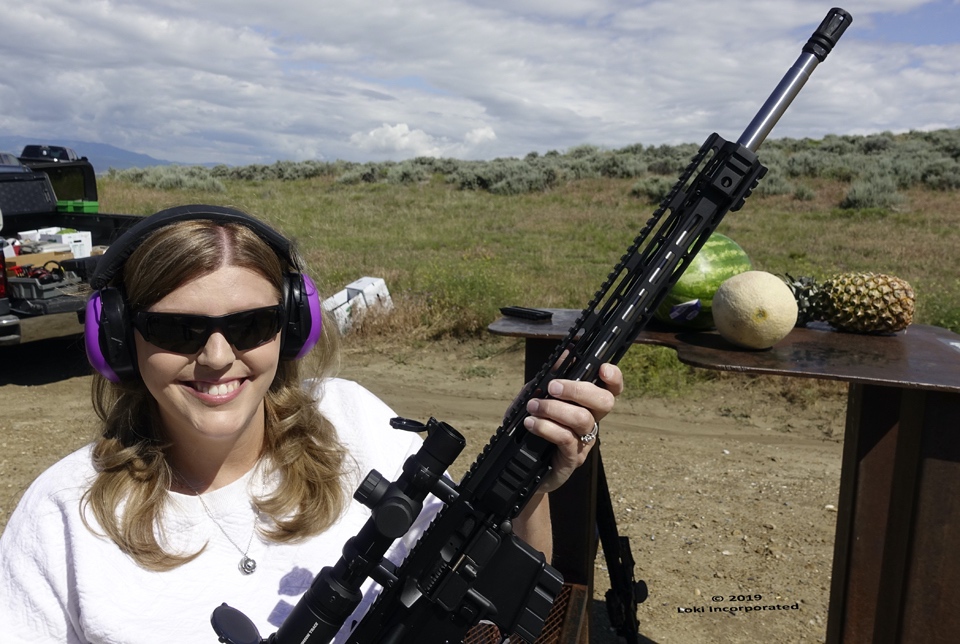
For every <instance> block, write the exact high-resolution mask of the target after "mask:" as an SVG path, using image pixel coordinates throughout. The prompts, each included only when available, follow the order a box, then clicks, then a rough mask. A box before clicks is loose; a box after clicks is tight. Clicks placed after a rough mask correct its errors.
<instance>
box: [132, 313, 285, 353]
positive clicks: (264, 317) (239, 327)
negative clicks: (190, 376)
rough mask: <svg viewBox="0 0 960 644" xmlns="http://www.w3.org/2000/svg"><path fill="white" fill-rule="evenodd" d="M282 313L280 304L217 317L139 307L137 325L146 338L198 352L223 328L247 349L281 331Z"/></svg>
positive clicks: (165, 346) (166, 346)
mask: <svg viewBox="0 0 960 644" xmlns="http://www.w3.org/2000/svg"><path fill="white" fill-rule="evenodd" d="M282 317H283V308H282V307H281V306H280V305H279V304H277V305H275V306H265V307H263V308H260V309H250V310H249V311H240V312H238V313H231V314H229V315H221V316H217V317H210V316H208V315H190V314H187V313H151V312H150V311H137V312H136V313H134V314H133V326H134V327H135V328H136V329H137V331H139V332H140V335H142V336H143V339H144V340H146V341H147V342H149V343H150V344H152V345H154V346H155V347H159V348H161V349H164V350H165V351H172V352H173V353H184V354H189V353H197V352H198V351H200V349H202V348H203V347H204V346H205V345H206V344H207V340H209V339H210V336H211V335H212V334H213V332H214V331H220V332H221V333H222V334H223V337H225V338H226V339H227V342H229V343H230V344H231V345H233V346H234V347H235V348H236V349H238V350H240V351H246V350H247V349H253V348H255V347H259V346H260V345H261V344H266V343H267V342H269V341H270V340H272V339H273V338H274V337H275V336H276V335H277V333H279V332H280V323H281V321H282Z"/></svg>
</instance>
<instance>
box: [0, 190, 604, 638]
mask: <svg viewBox="0 0 960 644" xmlns="http://www.w3.org/2000/svg"><path fill="white" fill-rule="evenodd" d="M91 286H92V287H93V288H94V289H95V292H94V294H93V295H92V296H91V299H90V301H89V303H88V306H87V311H86V328H85V343H86V347H87V353H88V357H89V359H90V363H91V364H92V365H93V366H94V368H95V369H96V371H97V374H96V375H95V376H94V387H93V404H94V409H95V411H96V412H97V415H98V416H99V418H100V421H101V423H100V430H99V436H98V437H97V439H96V440H95V442H94V443H92V444H91V445H88V446H86V447H83V448H81V449H80V450H78V451H76V452H74V453H73V454H71V455H69V456H67V457H66V458H64V459H62V460H61V461H60V462H58V463H56V464H55V465H53V466H52V467H51V468H49V469H48V470H47V471H46V472H44V473H43V474H41V475H40V477H38V478H37V480H36V481H34V482H33V484H32V485H31V486H30V488H29V489H28V490H27V492H26V493H25V494H24V496H23V497H22V499H21V502H20V504H19V505H18V507H17V509H16V510H15V511H14V512H13V514H12V515H11V517H10V520H9V522H8V523H7V526H6V529H5V530H4V532H3V535H2V536H0V624H2V625H3V629H4V634H3V641H4V644H6V643H7V642H31V643H36V642H71V643H83V642H108V641H109V642H116V641H122V642H129V643H131V644H133V643H137V642H152V641H154V640H155V639H156V634H157V633H158V632H163V633H164V635H165V637H166V638H169V639H175V640H177V641H182V642H193V641H197V642H203V641H208V640H209V639H211V638H212V637H214V633H213V632H212V630H211V628H210V615H211V612H212V611H213V610H214V609H215V608H216V607H217V606H219V605H221V604H222V603H225V602H226V603H229V604H230V605H231V606H236V607H238V608H239V609H241V610H242V611H243V612H245V613H246V614H247V615H248V616H250V618H251V619H252V621H253V623H254V625H255V627H256V628H258V629H260V630H261V631H262V632H267V631H269V630H275V629H276V628H278V627H280V626H281V625H282V624H283V623H284V620H285V619H286V618H287V616H288V615H289V614H290V613H291V611H292V610H293V609H294V606H293V604H292V603H291V602H296V601H298V599H299V598H300V596H301V595H303V594H304V592H305V591H306V590H307V588H309V587H310V584H311V581H312V579H313V577H314V575H315V574H316V573H317V572H319V571H320V570H321V568H322V567H324V566H330V565H333V564H334V563H336V561H337V559H338V558H339V555H340V553H341V551H342V550H343V548H344V544H345V543H346V542H347V540H348V539H349V538H350V537H353V536H354V535H356V534H357V533H358V532H359V531H360V529H361V528H362V527H363V526H364V525H365V524H366V522H367V520H368V518H369V517H370V510H369V509H368V508H367V507H366V506H364V505H363V504H362V503H361V502H359V501H356V500H352V499H351V498H350V493H351V492H352V491H353V490H355V489H357V487H358V486H359V484H360V481H361V477H362V476H363V475H365V474H366V473H367V472H368V471H371V470H374V469H375V470H377V471H378V472H380V473H381V474H382V475H383V476H385V477H387V478H389V479H391V480H393V479H396V478H398V477H399V475H400V474H401V472H402V471H403V467H404V463H405V461H406V460H407V458H408V456H410V455H411V454H413V453H415V452H417V451H418V450H419V448H420V446H421V444H422V441H421V440H420V439H419V437H417V436H416V435H415V434H411V433H409V432H402V431H397V430H394V429H393V428H392V427H391V425H390V420H391V418H393V417H394V416H395V415H396V414H394V412H393V411H392V410H391V409H390V408H389V407H388V406H387V405H386V404H385V403H383V402H382V401H380V400H379V399H378V398H376V397H375V396H374V395H373V394H371V393H370V392H369V391H367V390H366V389H363V388H362V387H360V386H359V385H357V384H355V383H352V382H348V381H345V380H342V379H339V378H335V377H332V373H331V372H332V369H333V367H334V366H335V365H336V364H337V362H338V354H337V333H338V332H337V330H336V325H333V324H330V325H325V324H323V313H322V311H321V307H320V304H319V302H320V296H319V293H317V290H316V288H315V286H314V283H313V281H312V280H311V279H310V278H309V277H308V276H307V275H306V274H305V273H304V272H303V270H302V263H301V260H300V258H299V256H298V254H297V253H296V252H295V251H294V249H293V248H292V247H291V244H290V242H289V241H287V239H286V238H284V237H283V236H281V235H280V234H279V233H277V232H276V231H274V230H273V229H271V228H269V227H267V226H266V225H264V224H262V223H261V222H259V221H258V220H256V219H253V218H252V217H249V216H248V215H246V214H244V213H241V212H239V211H236V210H232V209H229V208H219V207H214V206H184V207H180V208H173V209H170V210H168V211H163V212H160V213H157V214H156V215H153V216H152V217H148V218H146V219H145V220H143V221H142V222H140V223H138V224H137V225H136V226H134V227H133V228H131V229H130V230H129V231H128V232H127V233H125V235H124V236H123V237H121V239H119V240H118V241H117V242H115V243H114V244H113V245H112V246H111V247H110V248H109V250H108V251H107V253H106V254H105V255H104V256H103V258H102V259H101V261H100V264H99V265H98V267H97V271H96V273H95V274H94V276H93V278H92V280H91ZM311 350H313V351H314V352H315V353H316V354H318V363H319V364H320V371H321V372H322V373H321V377H320V378H318V379H307V380H303V378H302V375H301V371H300V364H301V362H300V358H302V357H303V356H304V355H306V354H307V353H308V352H310V351H311ZM604 374H605V378H604V385H605V388H603V389H601V388H600V387H598V386H596V385H593V384H588V383H574V382H570V381H567V380H562V379H557V380H554V381H553V383H552V386H551V390H550V391H551V394H553V397H552V398H551V399H550V400H543V401H540V402H541V404H540V405H539V406H538V407H537V408H532V407H531V408H528V411H529V412H530V416H529V417H528V418H527V419H526V420H527V421H529V425H528V429H529V431H530V432H531V433H534V434H536V435H538V436H541V437H543V438H544V439H546V440H548V441H550V442H552V443H555V444H556V445H557V450H556V452H555V457H554V460H553V461H552V465H553V470H552V471H551V472H550V473H549V474H548V475H547V476H546V477H545V478H544V479H543V481H542V483H541V487H540V488H539V490H538V492H537V493H536V494H534V495H533V496H534V499H533V500H532V501H531V502H530V503H529V504H528V505H527V507H526V508H525V509H524V511H523V512H522V513H521V514H520V515H519V516H517V517H516V519H515V521H514V523H513V526H514V531H515V533H516V534H517V535H518V536H520V537H523V538H526V539H527V540H528V541H529V542H530V544H531V545H533V546H534V547H536V548H538V549H540V550H545V551H547V552H549V550H550V545H551V544H550V523H549V507H548V504H547V503H548V502H547V492H549V491H551V490H553V489H555V488H556V487H557V486H559V485H560V484H562V483H563V482H564V481H565V480H566V479H567V477H569V475H570V473H571V472H572V470H573V469H574V468H575V467H577V466H578V465H580V464H582V463H583V461H584V459H585V458H586V457H587V454H588V453H589V451H590V449H591V448H592V444H591V443H590V442H585V441H582V440H580V439H581V437H582V436H584V435H588V434H589V433H590V432H591V430H593V429H594V428H595V427H596V422H597V420H599V419H600V418H603V417H604V416H605V415H606V414H607V413H609V411H610V410H611V408H612V406H613V403H614V398H615V396H616V395H617V394H619V393H620V391H621V390H622V376H621V374H620V371H619V370H618V369H616V368H615V367H613V366H612V365H610V366H608V367H607V369H606V370H605V371H604ZM439 504H440V502H439V501H438V500H436V499H435V498H433V497H431V498H430V499H428V500H427V501H426V502H425V503H424V504H423V505H424V507H423V508H422V510H421V511H420V512H419V515H418V516H416V519H415V520H414V522H413V525H412V526H411V529H410V530H409V531H408V532H407V533H406V534H405V535H403V536H402V537H401V538H399V539H398V540H396V541H395V542H394V544H393V546H392V547H391V548H390V549H389V550H388V551H387V553H386V554H387V557H388V558H389V559H390V560H392V561H393V562H394V563H399V562H400V561H401V559H402V558H403V557H404V556H405V555H406V553H407V552H408V551H409V549H410V548H411V546H412V545H413V543H415V541H416V540H417V539H418V538H419V536H420V535H421V534H422V532H423V530H424V529H425V526H426V525H427V524H428V523H429V522H430V521H431V520H432V519H433V517H434V515H435V513H436V511H437V509H438V506H439ZM376 593H377V587H376V586H375V584H373V582H372V581H370V580H367V581H366V582H365V583H363V585H362V588H361V589H360V591H359V593H358V596H357V601H356V604H354V605H351V610H354V609H355V610H354V615H356V616H357V617H359V615H361V614H362V613H363V612H364V611H365V610H366V608H367V607H368V606H369V605H370V603H371V602H372V601H373V599H374V598H375V596H376ZM171 618H174V619H171ZM345 623H346V624H347V625H348V626H347V627H346V628H344V629H343V632H342V633H340V634H338V635H337V637H336V638H335V640H334V641H338V642H339V641H342V640H343V639H344V638H345V637H346V636H348V635H349V631H350V629H351V628H352V625H353V624H354V623H356V622H355V621H354V620H350V619H348V620H347V621H346V622H345Z"/></svg>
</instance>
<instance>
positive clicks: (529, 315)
mask: <svg viewBox="0 0 960 644" xmlns="http://www.w3.org/2000/svg"><path fill="white" fill-rule="evenodd" d="M500 312H501V313H503V314H504V315H506V316H507V317H511V318H523V319H524V320H531V321H533V322H546V321H548V320H550V319H552V318H553V313H551V312H550V311H544V310H543V309H530V308H527V307H525V306H504V307H503V308H501V309H500Z"/></svg>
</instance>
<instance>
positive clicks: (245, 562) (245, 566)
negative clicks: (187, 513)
mask: <svg viewBox="0 0 960 644" xmlns="http://www.w3.org/2000/svg"><path fill="white" fill-rule="evenodd" d="M177 478H178V479H180V480H181V481H183V483H184V485H186V486H187V487H188V488H190V489H191V490H193V493H194V494H196V495H197V501H200V505H202V506H203V511H204V512H206V513H207V516H208V517H210V520H211V521H213V524H214V525H215V526H217V527H218V528H220V532H222V533H223V536H225V537H226V538H227V541H229V542H230V544H231V545H232V546H233V547H234V548H236V549H237V552H239V553H240V555H241V556H240V563H239V564H237V569H239V570H240V572H241V573H242V574H244V575H252V574H253V573H254V572H256V570H257V562H256V561H254V560H253V559H251V558H250V557H248V556H247V553H248V552H250V546H251V545H252V544H253V535H255V534H256V533H257V523H258V521H259V520H260V517H259V515H258V513H256V512H254V514H253V530H252V531H251V532H250V540H249V541H247V548H246V550H244V549H242V548H240V546H238V545H237V542H236V541H234V540H233V537H231V536H230V535H229V534H228V533H227V531H226V530H224V529H223V526H222V525H220V522H219V521H217V519H216V517H214V516H213V512H211V511H210V508H208V507H207V504H206V502H204V500H203V496H202V495H201V494H200V491H199V490H197V488H195V487H193V485H191V484H190V481H188V480H187V479H185V478H183V477H182V476H181V475H180V473H179V472H177Z"/></svg>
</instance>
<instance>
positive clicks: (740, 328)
mask: <svg viewBox="0 0 960 644" xmlns="http://www.w3.org/2000/svg"><path fill="white" fill-rule="evenodd" d="M713 321H714V324H715V325H716V326H717V331H718V332H719V333H720V335H721V336H723V338H724V339H725V340H727V341H728V342H731V343H733V344H735V345H737V346H740V347H746V348H748V349H769V348H770V347H772V346H773V345H775V344H776V343H777V342H780V340H782V339H784V338H785V337H786V336H787V334H788V333H790V330H791V329H793V327H794V325H795V324H796V322H797V301H796V299H794V297H793V293H792V292H791V291H790V288H789V287H788V286H787V285H786V284H785V283H784V282H783V280H782V279H780V278H779V277H777V276H776V275H772V274H770V273H767V272H764V271H746V272H744V273H740V274H738V275H734V276H733V277H731V278H729V279H727V280H725V281H724V282H723V283H722V284H721V285H720V288H718V289H717V292H716V294H715V295H714V296H713Z"/></svg>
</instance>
